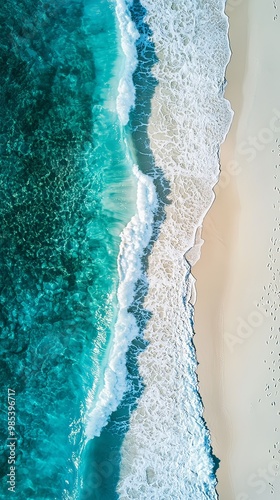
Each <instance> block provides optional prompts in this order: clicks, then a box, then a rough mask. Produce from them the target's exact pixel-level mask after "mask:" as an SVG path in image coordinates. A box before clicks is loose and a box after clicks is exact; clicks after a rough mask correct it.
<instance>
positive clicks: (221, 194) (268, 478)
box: [193, 0, 280, 500]
mask: <svg viewBox="0 0 280 500" xmlns="http://www.w3.org/2000/svg"><path fill="white" fill-rule="evenodd" d="M227 14H228V15H229V21H230V43H231V48H232V58H231V61H230V64H229V66H228V69H227V80H228V85H227V89H226V97H227V98H228V99H229V100H230V102H231V105H232V108H233V110H234V113H235V116H234V119H233V123H232V127H231V130H230V132H229V134H228V136H227V138H226V141H225V143H224V145H223V147H222V152H221V170H222V173H221V177H220V182H219V184H218V185H217V186H216V189H215V192H216V200H215V201H214V203H213V205H212V207H211V209H210V210H209V212H208V214H207V216H206V218H205V220H204V223H203V230H202V238H203V239H204V241H205V242H204V245H203V247H202V251H201V258H200V260H199V262H198V263H197V264H196V265H195V266H194V268H193V274H194V276H195V278H196V279H197V282H196V292H197V300H196V304H195V331H196V335H195V345H196V349H197V356H198V361H199V363H200V365H199V369H198V377H199V381H200V393H201V396H202V399H203V403H204V405H205V412H204V416H205V419H206V422H207V425H208V427H209V429H210V431H211V436H212V443H213V451H214V453H215V455H216V456H217V457H218V458H219V459H220V460H221V463H220V468H219V470H218V481H219V482H218V493H219V495H220V499H221V500H249V499H252V500H256V499H262V500H268V499H270V498H280V399H279V393H278V391H279V387H280V386H279V382H280V346H279V326H280V321H279V304H280V298H279V278H280V276H279V274H280V261H279V255H280V254H279V250H280V241H279V230H280V213H279V206H280V205H279V204H280V196H279V195H280V182H279V181H280V91H279V88H280V86H279V83H280V67H279V60H280V1H279V0H275V1H272V0H271V1H269V2H268V1H267V0H236V1H235V0H229V1H228V3H227Z"/></svg>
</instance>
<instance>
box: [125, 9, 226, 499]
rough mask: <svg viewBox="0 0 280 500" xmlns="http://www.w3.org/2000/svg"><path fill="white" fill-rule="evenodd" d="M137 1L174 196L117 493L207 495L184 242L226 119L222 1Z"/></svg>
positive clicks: (152, 265)
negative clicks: (147, 37)
mask: <svg viewBox="0 0 280 500" xmlns="http://www.w3.org/2000/svg"><path fill="white" fill-rule="evenodd" d="M141 3H142V4H143V6H144V7H145V8H146V9H147V15H146V19H145V22H146V23H147V24H148V25H149V27H150V29H151V30H152V33H153V35H152V40H153V43H154V45H155V52H156V55H157V57H158V63H157V65H156V66H155V67H154V75H155V77H156V79H157V81H158V82H159V84H158V86H157V87H156V89H155V95H154V97H153V101H152V113H151V117H150V120H149V127H148V132H149V137H150V146H151V149H152V152H153V155H154V159H155V164H156V166H157V167H159V168H160V169H161V170H162V172H163V173H164V176H165V178H166V179H167V180H168V181H169V184H170V187H171V194H170V198H171V200H172V203H171V204H170V205H168V206H167V207H166V220H165V221H164V223H163V225H162V228H161V233H160V235H159V238H158V239H157V241H156V242H155V244H154V246H153V250H152V253H151V255H150V257H149V263H148V272H147V278H148V283H149V290H148V294H147V296H146V298H145V303H144V305H145V308H146V309H148V310H149V311H150V312H151V319H150V320H149V323H148V325H147V328H146V331H145V338H146V340H148V342H149V345H148V347H147V348H146V349H145V351H144V352H143V353H141V355H140V356H139V371H140V375H141V376H142V377H143V382H144V384H145V390H144V392H143V395H142V396H141V398H140V400H139V402H138V407H137V409H136V410H135V411H134V412H133V414H132V416H131V421H130V428H129V431H128V433H127V434H126V437H125V441H124V444H123V449H122V467H121V478H120V482H119V485H118V493H119V496H120V498H121V499H128V498H135V499H141V500H151V499H154V500H162V499H163V498H174V499H178V500H179V499H181V498H188V499H189V500H202V499H211V500H212V499H215V498H217V495H216V491H215V486H216V478H215V475H214V462H213V457H212V452H211V442H210V435H209V432H208V430H207V428H206V426H205V422H204V420H203V416H202V413H203V407H202V403H201V399H200V396H199V393H198V381H197V374H196V369H197V360H196V354H195V349H194V346H193V307H192V305H191V304H190V299H191V295H192V287H193V281H194V280H193V277H192V276H191V274H190V264H192V262H191V253H190V249H191V248H192V247H193V245H194V243H195V235H196V233H197V231H198V229H199V228H200V226H201V224H202V221H203V218H204V215H205V213H206V212H207V210H208V209H209V207H210V205H211V203H212V202H213V199H214V194H213V186H214V185H215V183H216V182H217V180H218V175H219V157H218V154H219V147H220V144H221V143H222V141H223V140H224V137H225V135H226V133H227V131H228V128H229V125H230V122H231V118H232V112H231V110H230V106H229V103H228V102H227V101H226V100H225V99H224V98H223V90H224V83H225V81H224V74H225V67H226V65H227V63H228V60H229V56H230V49H229V43H228V22H227V18H226V16H225V14H224V5H225V2H224V1H222V0H209V1H207V2H205V1H204V0H191V1H190V0H189V1H188V0H186V1H184V2H175V1H172V0H157V1H156V2H154V1H152V0H142V2H141ZM197 246H198V247H199V245H197ZM188 252H189V253H188ZM188 258H189V260H190V262H188ZM196 258H197V256H196Z"/></svg>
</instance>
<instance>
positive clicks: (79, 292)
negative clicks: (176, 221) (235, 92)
mask: <svg viewBox="0 0 280 500" xmlns="http://www.w3.org/2000/svg"><path fill="white" fill-rule="evenodd" d="M114 9H115V6H114V3H113V2H110V1H109V0H98V1H86V2H83V1H69V0H67V1H64V0H59V1H55V2H53V1H51V2H47V1H40V2H36V3H34V2H32V1H28V0H22V1H16V2H15V1H13V0H8V1H7V2H5V3H4V4H3V5H2V6H1V9H0V16H1V27H2V29H1V35H0V51H1V52H0V54H1V63H0V64H1V66H0V71H1V111H0V113H1V136H0V141H1V174H0V175H1V177H0V179H1V181H0V182H1V184H0V186H1V197H0V215H1V239H0V244H1V247H0V293H1V295H0V302H1V312H0V326H1V362H0V363H1V365H0V366H1V375H0V377H1V386H2V387H3V388H4V391H3V392H2V396H3V401H2V403H3V406H2V408H4V410H3V412H2V414H1V443H2V454H1V487H0V492H1V493H0V496H1V498H7V495H8V494H9V492H8V490H7V487H8V485H7V473H8V467H9V466H8V462H7V460H8V448H7V446H6V445H7V437H8V435H7V433H8V431H7V408H6V406H7V389H8V388H11V389H13V390H15V392H16V433H17V448H16V493H15V494H14V498H21V499H22V498H25V499H29V498H36V499H61V498H74V495H76V493H77V491H79V488H80V478H79V474H78V470H79V466H80V462H81V452H82V449H83V446H84V437H83V436H84V428H83V418H84V415H85V410H86V400H87V397H88V394H89V391H90V390H93V389H94V388H95V386H96V384H98V383H99V381H100V379H101V376H102V370H103V364H104V359H105V358H106V346H107V344H108V342H109V339H110V335H111V329H112V325H113V323H114V319H115V309H116V288H117V283H118V273H117V255H118V251H119V244H120V238H119V234H120V231H121V229H122V228H123V227H124V226H125V224H126V223H127V222H128V220H129V218H130V216H131V214H132V212H133V209H134V204H133V203H132V202H130V201H129V198H131V195H130V193H128V194H127V192H125V191H124V189H123V188H122V186H123V185H125V183H127V182H128V180H129V178H130V177H131V169H130V165H129V164H128V161H127V158H126V151H125V146H124V143H123V140H122V134H123V132H122V129H121V126H120V122H119V119H118V116H117V112H116V109H114V107H113V106H112V105H111V104H110V100H111V101H112V102H114V101H115V100H116V95H115V94H116V92H117V88H116V85H115V84H114V78H115V79H116V72H117V70H116V62H117V59H118V58H119V57H120V50H119V42H118V38H119V35H118V32H117V29H118V28H117V23H116V16H115V10H114ZM108 186H109V190H108ZM131 189H133V185H132V187H131V186H130V189H128V190H129V191H131ZM96 390H97V389H96ZM11 494H13V493H11Z"/></svg>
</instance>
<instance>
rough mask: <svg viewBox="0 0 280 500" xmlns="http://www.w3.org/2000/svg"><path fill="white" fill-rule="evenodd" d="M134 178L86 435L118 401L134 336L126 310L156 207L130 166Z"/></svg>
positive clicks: (149, 184)
mask: <svg viewBox="0 0 280 500" xmlns="http://www.w3.org/2000/svg"><path fill="white" fill-rule="evenodd" d="M133 173H134V175H135V176H136V178H137V213H136V215H134V216H133V217H132V219H131V220H130V222H129V223H128V224H127V226H126V227H125V228H124V230H123V231H122V233H121V245H120V252H119V257H118V272H119V287H118V294H117V295H118V317H117V321H116V324H115V328H114V334H113V340H112V345H111V349H110V353H109V363H108V367H107V368H106V371H105V377H104V384H103V388H102V390H101V391H100V393H99V394H98V398H97V400H96V401H94V402H91V404H93V410H92V411H91V412H89V414H88V423H87V427H86V435H87V438H88V439H91V438H93V437H94V436H99V435H100V432H101V430H102V428H103V427H104V426H105V425H106V423H107V420H108V418H109V416H110V415H111V413H112V412H113V411H115V410H116V409H117V407H118V404H119V403H120V401H121V399H122V397H123V395H124V393H125V391H126V389H127V383H126V375H127V370H126V364H125V362H126V357H125V355H126V352H127V350H128V347H129V345H130V343H131V341H132V340H133V339H134V338H135V337H136V336H137V333H138V327H137V325H136V321H135V317H134V316H133V314H131V313H129V312H128V307H129V306H130V305H131V304H132V302H133V299H134V292H135V283H136V281H137V280H138V279H139V278H140V277H141V274H142V266H141V257H142V254H143V250H144V248H145V247H146V246H147V244H148V242H149V240H150V238H151V235H152V224H153V214H154V211H155V209H156V207H157V197H156V192H155V187H154V184H153V181H152V179H151V178H149V177H148V176H147V175H145V174H143V173H142V172H140V171H139V169H138V168H137V166H136V165H134V166H133Z"/></svg>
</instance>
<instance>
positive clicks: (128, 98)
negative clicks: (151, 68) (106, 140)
mask: <svg viewBox="0 0 280 500" xmlns="http://www.w3.org/2000/svg"><path fill="white" fill-rule="evenodd" d="M131 3H132V1H129V2H127V1H125V0H117V5H116V15H117V19H118V22H119V28H120V34H121V47H122V51H123V53H124V55H125V58H124V67H123V70H122V77H121V79H120V81H119V86H118V96H117V112H118V115H119V119H120V122H121V124H122V125H126V124H127V122H128V119H129V112H130V109H131V108H132V107H133V105H134V102H135V87H134V85H133V81H132V75H133V73H134V71H135V69H136V67H137V63H138V58H137V51H136V46H135V42H136V40H137V38H138V37H139V33H138V31H137V29H136V27H135V24H134V23H133V21H132V20H131V16H130V12H129V5H130V4H131Z"/></svg>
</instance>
